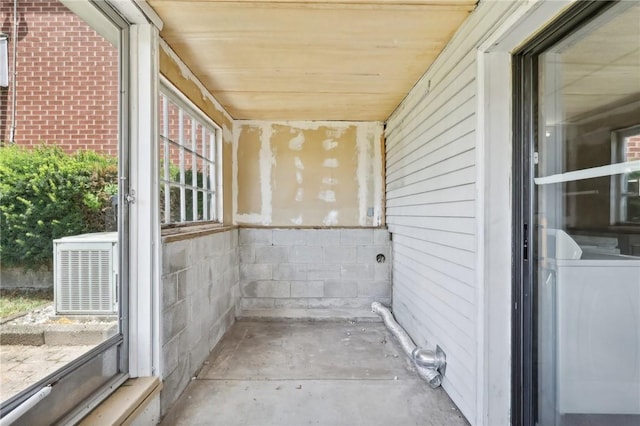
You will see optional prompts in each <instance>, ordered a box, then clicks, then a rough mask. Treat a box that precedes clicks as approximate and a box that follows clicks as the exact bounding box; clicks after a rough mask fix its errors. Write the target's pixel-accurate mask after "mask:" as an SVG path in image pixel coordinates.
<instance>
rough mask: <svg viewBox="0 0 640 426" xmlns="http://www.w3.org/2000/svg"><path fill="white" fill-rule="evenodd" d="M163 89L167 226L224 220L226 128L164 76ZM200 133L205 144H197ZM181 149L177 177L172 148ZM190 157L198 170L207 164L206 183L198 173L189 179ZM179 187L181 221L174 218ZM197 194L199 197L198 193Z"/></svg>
mask: <svg viewBox="0 0 640 426" xmlns="http://www.w3.org/2000/svg"><path fill="white" fill-rule="evenodd" d="M160 82H161V84H160V90H159V105H161V110H160V111H159V115H161V116H162V118H163V120H162V126H160V127H159V129H158V134H159V138H158V139H159V144H161V145H162V148H163V149H162V152H163V158H161V159H160V160H161V166H159V167H161V169H162V170H161V176H160V185H161V187H162V188H163V189H164V194H163V195H164V197H163V199H162V200H160V202H161V203H163V204H164V215H163V217H162V218H161V221H162V225H163V226H167V225H168V226H175V225H184V224H194V223H197V224H202V223H211V222H214V223H220V222H221V214H220V212H221V211H222V208H221V201H222V191H221V170H222V129H221V128H220V126H218V125H217V124H216V123H215V122H214V121H213V120H211V119H210V118H209V117H208V116H207V115H206V114H204V113H203V112H202V111H201V110H200V109H199V108H198V107H196V106H195V105H194V104H193V102H191V101H190V100H189V99H188V98H187V97H186V96H184V95H183V94H182V93H181V92H180V91H179V90H178V89H177V88H176V87H175V86H173V85H172V84H171V83H170V82H169V81H168V80H167V79H166V78H164V77H161V79H160ZM169 104H173V105H174V106H175V107H177V108H178V116H179V123H178V137H177V139H178V140H173V139H171V138H170V137H169V135H170V131H169ZM186 117H188V118H189V119H190V121H191V129H190V130H191V131H190V134H191V137H190V138H187V137H186V134H187V129H185V128H184V121H185V118H186ZM198 136H200V138H201V141H202V142H203V143H202V147H201V148H200V150H199V149H198V147H197V137H198ZM171 146H173V148H174V149H175V148H177V149H178V150H179V167H180V171H179V177H178V180H173V179H172V178H171V173H170V160H171V158H170V157H171V149H170V147H171ZM187 157H190V159H191V165H192V167H193V169H194V170H195V169H197V164H198V163H199V162H200V163H201V164H203V165H204V171H203V178H202V184H198V177H197V174H196V173H192V175H191V181H190V182H187V181H186V178H185V172H186V159H187ZM172 188H178V189H179V194H180V213H179V218H178V220H175V219H174V220H172V219H171V216H172V213H173V212H172V211H171V192H170V191H171V189H172ZM187 191H191V193H192V197H191V202H192V206H191V207H192V208H191V215H190V216H188V215H187ZM194 194H197V196H194ZM200 197H202V217H199V206H198V203H199V199H200Z"/></svg>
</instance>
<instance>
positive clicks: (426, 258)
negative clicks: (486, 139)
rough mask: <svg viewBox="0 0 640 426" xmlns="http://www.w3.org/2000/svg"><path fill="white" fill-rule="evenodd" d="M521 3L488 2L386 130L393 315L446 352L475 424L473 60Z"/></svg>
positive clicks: (457, 396)
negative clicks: (494, 31) (493, 30)
mask: <svg viewBox="0 0 640 426" xmlns="http://www.w3.org/2000/svg"><path fill="white" fill-rule="evenodd" d="M513 7H514V2H500V1H495V2H493V1H484V2H481V3H480V6H479V7H478V9H477V10H476V11H475V12H474V13H473V14H472V15H471V16H470V18H469V19H468V21H467V22H466V23H465V24H464V25H463V26H462V27H461V29H460V30H459V31H458V33H457V34H456V36H455V37H454V39H453V40H452V41H451V43H449V45H448V46H447V48H446V49H445V51H444V52H443V53H442V54H441V55H440V57H439V58H438V59H437V60H436V62H435V63H434V64H433V65H432V67H431V68H430V69H429V70H428V71H427V72H426V73H425V75H424V76H423V77H422V78H421V80H420V81H419V82H418V84H417V85H416V86H415V87H414V89H413V90H412V91H411V92H410V93H409V95H408V96H407V98H406V99H405V100H404V101H403V103H402V104H401V105H400V106H399V107H398V109H397V110H396V111H395V112H394V113H393V114H392V115H391V117H389V120H388V122H387V127H386V167H387V169H386V179H387V189H386V200H387V201H386V208H387V210H386V214H387V224H388V226H389V229H390V231H391V232H392V233H393V253H394V256H393V308H394V314H395V315H396V317H397V319H398V321H399V322H400V323H401V324H402V325H403V326H404V327H405V329H406V330H407V332H408V333H409V334H410V335H411V336H412V338H413V339H414V340H415V341H416V343H417V344H418V345H420V346H424V345H426V344H427V342H428V345H435V344H438V345H440V346H441V347H442V348H443V349H444V350H445V352H446V353H447V373H446V376H445V378H444V382H443V386H444V388H445V390H446V391H447V393H448V394H449V395H450V396H451V398H452V399H453V400H454V402H455V403H456V404H457V405H458V407H459V408H460V409H461V411H462V412H463V413H464V415H465V416H466V417H467V419H468V420H469V421H470V422H471V423H472V424H474V423H476V410H477V407H476V392H477V389H476V386H477V372H476V369H477V350H478V343H477V338H478V336H477V326H476V321H477V319H478V307H477V298H478V283H477V282H476V276H477V274H476V264H477V253H476V251H477V247H478V241H476V229H477V228H478V224H477V221H476V215H477V203H476V201H477V200H476V193H477V191H478V188H477V187H476V175H477V172H478V170H477V167H478V166H477V164H476V157H477V154H476V150H475V148H476V131H477V129H476V125H477V117H476V107H477V99H476V95H477V91H478V89H477V87H478V83H477V82H476V76H477V69H476V54H477V47H478V46H479V45H480V43H481V42H482V41H483V40H484V39H485V38H486V37H487V36H488V34H489V33H490V32H491V31H492V29H494V28H496V27H497V26H498V25H499V23H500V22H502V21H503V20H504V19H505V18H506V17H507V16H508V15H509V13H510V11H511V10H512V9H513Z"/></svg>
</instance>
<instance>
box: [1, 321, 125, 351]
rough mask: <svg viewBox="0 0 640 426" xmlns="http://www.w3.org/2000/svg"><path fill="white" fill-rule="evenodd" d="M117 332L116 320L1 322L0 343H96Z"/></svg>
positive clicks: (54, 344) (52, 344) (68, 344)
mask: <svg viewBox="0 0 640 426" xmlns="http://www.w3.org/2000/svg"><path fill="white" fill-rule="evenodd" d="M117 332H118V324H117V323H116V322H109V323H97V324H95V323H93V324H92V323H83V324H15V325H9V324H2V326H0V345H29V346H41V345H50V346H73V345H97V344H98V343H101V342H103V341H105V340H106V339H107V338H109V337H111V336H113V335H115V334H116V333H117Z"/></svg>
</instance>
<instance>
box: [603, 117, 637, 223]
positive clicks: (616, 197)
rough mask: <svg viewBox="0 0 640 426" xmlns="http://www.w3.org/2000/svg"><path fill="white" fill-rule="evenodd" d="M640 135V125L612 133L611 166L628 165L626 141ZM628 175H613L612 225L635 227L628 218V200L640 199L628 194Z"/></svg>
mask: <svg viewBox="0 0 640 426" xmlns="http://www.w3.org/2000/svg"><path fill="white" fill-rule="evenodd" d="M637 135H640V124H636V125H634V126H631V127H627V128H624V129H617V130H614V131H612V132H611V164H618V163H626V162H627V161H629V160H628V159H627V158H625V151H626V148H627V146H626V140H627V139H628V138H630V137H633V136H637ZM627 179H628V177H627V174H626V173H620V174H613V175H611V203H610V205H611V216H610V217H611V221H610V222H611V225H614V226H616V225H618V226H619V225H635V224H637V222H632V221H630V220H629V219H628V218H627V200H628V199H629V197H640V193H639V194H637V195H631V194H629V193H628V185H629V182H628V181H627Z"/></svg>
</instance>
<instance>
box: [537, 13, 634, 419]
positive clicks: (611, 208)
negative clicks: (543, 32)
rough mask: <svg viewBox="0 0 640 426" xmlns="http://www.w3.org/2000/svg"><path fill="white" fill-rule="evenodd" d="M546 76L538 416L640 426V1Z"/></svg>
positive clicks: (577, 40) (582, 33)
mask: <svg viewBox="0 0 640 426" xmlns="http://www.w3.org/2000/svg"><path fill="white" fill-rule="evenodd" d="M537 82H538V85H537V87H538V94H537V97H538V99H537V124H536V126H535V134H536V135H537V136H536V137H535V141H534V151H535V153H534V155H533V159H532V165H533V169H534V171H533V173H534V177H533V191H534V203H533V204H534V216H533V217H534V224H535V228H534V229H535V231H534V233H533V238H534V254H535V256H534V262H535V263H534V265H533V288H534V302H533V303H534V309H533V315H534V325H533V327H534V330H533V337H534V354H533V360H534V383H535V384H536V385H535V387H536V390H535V397H536V400H537V413H536V418H537V423H538V424H541V425H563V426H564V425H582V424H585V425H586V424H607V425H638V424H640V192H639V185H638V181H639V179H640V149H639V148H640V142H638V141H640V4H639V3H637V2H622V3H620V4H617V5H615V6H613V7H611V8H609V9H607V10H606V11H605V12H603V13H602V14H600V15H599V16H597V17H596V18H595V19H593V20H591V21H590V22H588V23H586V24H584V25H582V26H581V27H580V28H578V29H577V30H576V31H574V32H573V33H571V34H570V35H569V36H567V37H565V38H563V39H562V40H561V41H559V42H557V43H556V44H554V45H552V46H551V47H549V48H547V49H546V50H545V51H544V52H543V53H541V54H539V55H538V57H537Z"/></svg>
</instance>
